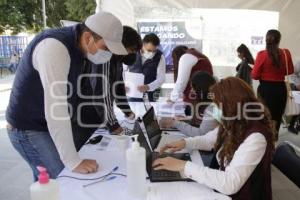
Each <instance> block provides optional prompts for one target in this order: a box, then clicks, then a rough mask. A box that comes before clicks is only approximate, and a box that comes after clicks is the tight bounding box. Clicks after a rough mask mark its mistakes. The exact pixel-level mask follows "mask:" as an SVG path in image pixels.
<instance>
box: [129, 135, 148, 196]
mask: <svg viewBox="0 0 300 200" xmlns="http://www.w3.org/2000/svg"><path fill="white" fill-rule="evenodd" d="M137 137H138V135H134V136H133V138H134V142H133V143H132V145H131V148H129V149H128V150H127V152H126V161H127V184H128V188H127V192H128V195H130V196H131V197H134V198H137V199H146V196H147V181H146V151H145V149H144V148H142V147H140V143H139V142H138V141H137Z"/></svg>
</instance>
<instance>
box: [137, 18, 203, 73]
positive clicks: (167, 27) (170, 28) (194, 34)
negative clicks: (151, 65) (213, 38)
mask: <svg viewBox="0 0 300 200" xmlns="http://www.w3.org/2000/svg"><path fill="white" fill-rule="evenodd" d="M199 24H200V23H198V24H197V25H196V26H191V25H190V23H189V24H186V22H184V21H172V22H171V21H169V22H168V21H162V22H153V21H152V22H149V21H140V22H138V23H137V27H138V32H139V33H140V34H141V37H142V38H143V37H144V36H145V35H146V34H149V33H155V34H156V35H157V36H158V37H159V38H160V50H161V51H162V52H163V54H164V56H165V58H166V64H167V72H172V71H173V61H172V50H173V49H174V48H175V47H176V46H178V45H185V46H187V47H189V48H195V49H197V50H199V51H202V39H201V34H202V29H201V28H202V27H201V26H199Z"/></svg>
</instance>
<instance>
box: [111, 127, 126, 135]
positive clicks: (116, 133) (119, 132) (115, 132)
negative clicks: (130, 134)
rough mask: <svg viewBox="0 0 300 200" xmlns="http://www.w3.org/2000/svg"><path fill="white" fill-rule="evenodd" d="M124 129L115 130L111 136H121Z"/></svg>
mask: <svg viewBox="0 0 300 200" xmlns="http://www.w3.org/2000/svg"><path fill="white" fill-rule="evenodd" d="M123 131H124V130H123V128H122V127H121V126H120V127H118V128H117V129H115V130H113V131H112V132H111V134H112V135H120V134H121V133H123Z"/></svg>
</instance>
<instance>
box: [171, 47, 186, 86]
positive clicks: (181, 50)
mask: <svg viewBox="0 0 300 200" xmlns="http://www.w3.org/2000/svg"><path fill="white" fill-rule="evenodd" d="M187 50H188V47H187V46H184V45H179V46H176V47H175V48H174V49H173V51H172V59H173V66H174V81H175V82H176V80H177V76H178V63H179V59H180V57H181V56H182V55H183V54H185V53H186V51H187Z"/></svg>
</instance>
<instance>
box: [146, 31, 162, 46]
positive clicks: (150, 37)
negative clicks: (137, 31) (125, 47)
mask: <svg viewBox="0 0 300 200" xmlns="http://www.w3.org/2000/svg"><path fill="white" fill-rule="evenodd" d="M143 43H151V44H153V45H154V46H159V44H160V40H159V37H158V36H157V35H156V34H155V33H149V34H147V35H145V37H144V39H143Z"/></svg>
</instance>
